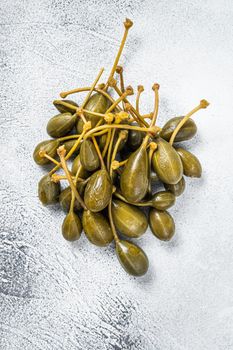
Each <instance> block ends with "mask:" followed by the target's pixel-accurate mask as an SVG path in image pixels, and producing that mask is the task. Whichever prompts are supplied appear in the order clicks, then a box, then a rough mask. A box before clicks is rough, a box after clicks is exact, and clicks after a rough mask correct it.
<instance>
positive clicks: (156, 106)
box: [150, 84, 159, 126]
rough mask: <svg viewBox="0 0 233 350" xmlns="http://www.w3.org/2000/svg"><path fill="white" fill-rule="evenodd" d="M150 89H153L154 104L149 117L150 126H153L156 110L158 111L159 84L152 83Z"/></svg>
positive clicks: (156, 114)
mask: <svg viewBox="0 0 233 350" xmlns="http://www.w3.org/2000/svg"><path fill="white" fill-rule="evenodd" d="M152 89H153V90H154V93H155V106H154V112H153V116H152V119H151V123H150V126H154V125H155V123H156V120H157V117H158V112H159V84H154V85H153V87H152Z"/></svg>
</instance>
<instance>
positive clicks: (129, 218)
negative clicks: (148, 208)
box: [112, 199, 148, 238]
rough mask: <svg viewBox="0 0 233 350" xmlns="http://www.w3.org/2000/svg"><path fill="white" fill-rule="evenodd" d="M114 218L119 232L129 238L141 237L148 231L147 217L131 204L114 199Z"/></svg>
mask: <svg viewBox="0 0 233 350" xmlns="http://www.w3.org/2000/svg"><path fill="white" fill-rule="evenodd" d="M112 216H113V221H114V224H115V226H116V228H117V230H118V231H120V232H121V233H122V234H123V235H125V236H127V237H130V238H133V237H135V238H137V237H140V236H141V235H143V233H145V232H146V230H147V227H148V222H147V217H146V215H145V214H144V213H143V212H142V211H141V210H140V209H139V208H136V207H134V206H133V205H131V204H128V203H125V202H123V201H121V200H118V199H114V200H113V201H112Z"/></svg>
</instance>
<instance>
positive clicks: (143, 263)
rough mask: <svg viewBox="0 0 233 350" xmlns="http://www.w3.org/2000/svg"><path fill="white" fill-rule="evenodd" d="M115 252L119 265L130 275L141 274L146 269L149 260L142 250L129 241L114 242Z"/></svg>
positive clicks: (143, 273)
mask: <svg viewBox="0 0 233 350" xmlns="http://www.w3.org/2000/svg"><path fill="white" fill-rule="evenodd" d="M116 253H117V257H118V259H119V261H120V263H121V266H122V267H123V268H124V269H125V271H126V272H128V273H129V274H130V275H132V276H143V275H145V273H146V272H147V270H148V267H149V261H148V258H147V256H146V254H145V253H144V251H143V250H142V249H141V248H140V247H138V246H137V245H136V244H133V243H131V242H129V241H123V240H120V241H119V242H116Z"/></svg>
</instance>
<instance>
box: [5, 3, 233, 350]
mask: <svg viewBox="0 0 233 350" xmlns="http://www.w3.org/2000/svg"><path fill="white" fill-rule="evenodd" d="M125 16H128V17H130V18H132V19H133V20H134V23H135V25H134V27H133V29H132V30H131V33H130V37H129V40H128V43H127V46H126V49H125V51H124V53H123V57H122V62H123V63H124V65H125V69H126V81H127V83H130V84H132V85H133V86H134V87H135V86H136V85H137V84H138V83H142V84H144V86H145V88H146V90H147V91H146V93H144V95H143V108H144V110H145V112H147V111H150V110H151V108H152V105H153V98H152V92H151V85H152V83H153V82H154V81H157V82H159V83H160V85H161V89H160V94H161V108H160V116H159V121H160V123H161V124H163V122H164V121H165V120H167V119H168V118H170V117H171V116H174V115H179V114H183V113H185V112H187V111H189V110H190V109H191V108H193V106H195V105H196V104H197V103H198V102H199V100H200V99H201V98H207V99H208V100H209V101H210V102H211V106H210V107H209V109H208V110H206V111H202V112H200V113H199V114H198V115H196V117H195V120H196V122H197V124H198V128H199V132H198V135H197V136H196V137H195V139H194V140H193V141H192V142H189V143H188V144H187V146H188V149H192V150H193V152H194V153H195V154H196V155H198V157H199V159H200V160H201V162H202V164H203V168H204V172H203V178H202V179H201V180H191V181H189V180H188V181H187V190H186V192H185V194H184V195H183V196H182V198H180V199H178V201H177V204H176V206H175V208H174V209H172V210H171V213H172V214H173V216H174V218H175V221H176V231H177V232H176V237H175V238H174V240H173V241H172V242H170V243H168V244H165V243H161V242H159V241H158V240H156V239H155V238H154V237H153V236H152V235H151V234H150V232H148V233H147V234H146V235H145V236H144V237H143V238H141V239H140V242H139V244H140V245H141V246H142V247H143V249H144V250H145V251H146V252H147V254H148V257H149V259H150V269H149V273H148V275H147V276H145V277H144V278H141V279H134V278H131V277H129V276H128V275H126V274H125V273H124V271H123V270H122V269H121V267H120V266H119V264H118V262H117V259H116V256H115V255H114V249H113V247H110V248H108V249H98V248H96V247H94V246H92V245H90V244H89V243H88V242H87V240H86V239H85V237H84V236H83V237H82V238H81V240H80V241H79V242H78V243H75V244H69V243H67V242H65V241H64V240H63V238H62V237H61V234H60V225H61V223H62V219H63V214H62V213H61V212H60V210H59V209H55V210H54V209H50V208H45V207H42V206H41V205H40V203H39V201H38V198H37V192H36V187H37V181H38V180H39V178H40V177H41V176H42V173H43V171H42V170H41V169H38V167H37V166H36V165H35V164H34V163H33V161H32V157H31V154H32V151H33V148H34V146H35V144H36V143H38V142H39V141H40V140H42V139H45V138H47V136H46V133H45V126H46V123H47V120H48V118H50V117H51V116H52V115H53V114H54V113H55V110H54V108H53V106H52V104H51V101H52V100H53V99H54V98H57V96H58V94H59V92H60V91H62V90H66V89H69V88H71V87H76V86H81V85H88V84H90V83H91V82H92V81H93V78H94V77H95V76H96V73H97V71H98V69H99V68H100V67H101V66H103V65H104V66H105V67H106V69H109V68H110V64H111V62H112V60H113V57H114V55H115V52H116V50H117V47H118V43H119V40H120V37H121V33H122V25H121V22H122V21H123V19H124V18H125ZM232 17H233V3H232V1H230V0H204V1H203V0H202V1H201V0H193V1H188V0H182V1H181V0H180V1H178V0H177V1H175V0H164V1H153V0H145V1H143V0H134V1H132V0H114V1H110V0H109V1H103V0H102V1H101V0H95V1H80V0H79V1H71V0H66V1H63V0H52V1H46V0H41V1H35V0H34V1H29V0H28V1H26V0H5V1H2V2H1V4H0V28H1V32H0V59H1V64H0V67H1V92H0V95H1V111H0V115H1V123H0V128H1V138H0V150H1V167H0V229H1V233H0V349H1V350H16V349H20V350H21V349H25V350H34V349H35V350H37V349H38V350H39V349H40V350H64V349H65V350H76V349H80V350H81V349H82V350H92V349H96V350H111V349H115V350H120V349H130V350H136V349H137V350H231V349H233V274H232V271H233V258H232V256H233V240H232V235H233V203H232V202H233V182H232V178H233V166H232V164H233V159H232V149H233V141H232V140H233V139H232V137H233V119H232V110H233V103H232V96H233V82H232V77H233V64H232V61H233V40H232V38H233V28H232Z"/></svg>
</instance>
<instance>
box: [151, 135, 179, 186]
mask: <svg viewBox="0 0 233 350" xmlns="http://www.w3.org/2000/svg"><path fill="white" fill-rule="evenodd" d="M156 143H157V145H158V147H157V149H156V151H155V152H154V154H153V156H152V165H153V168H154V171H155V172H156V173H157V174H158V177H159V178H160V180H161V181H162V182H164V183H167V184H176V183H177V182H178V181H180V179H181V177H182V175H183V166H182V162H181V160H180V157H179V155H178V154H177V152H176V151H175V149H174V148H173V147H172V146H171V145H170V144H169V143H168V142H167V141H165V140H163V139H162V138H158V139H156Z"/></svg>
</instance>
